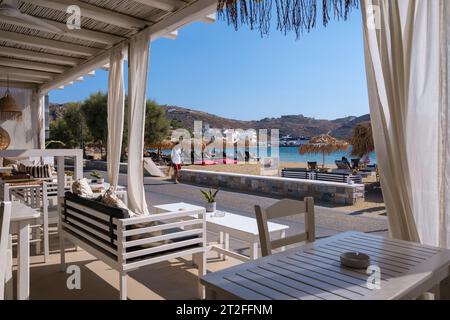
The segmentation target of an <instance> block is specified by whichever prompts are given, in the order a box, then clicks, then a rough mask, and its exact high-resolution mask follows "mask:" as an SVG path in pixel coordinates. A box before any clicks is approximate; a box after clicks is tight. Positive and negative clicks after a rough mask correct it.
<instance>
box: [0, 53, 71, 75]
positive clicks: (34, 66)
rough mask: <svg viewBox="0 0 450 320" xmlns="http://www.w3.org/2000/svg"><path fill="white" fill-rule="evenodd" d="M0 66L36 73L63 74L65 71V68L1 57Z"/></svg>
mask: <svg viewBox="0 0 450 320" xmlns="http://www.w3.org/2000/svg"><path fill="white" fill-rule="evenodd" d="M0 66H5V67H13V68H22V69H31V70H37V71H45V72H54V73H63V72H64V71H67V68H64V67H62V66H59V65H54V64H48V63H40V62H34V61H26V60H17V59H11V58H2V57H0Z"/></svg>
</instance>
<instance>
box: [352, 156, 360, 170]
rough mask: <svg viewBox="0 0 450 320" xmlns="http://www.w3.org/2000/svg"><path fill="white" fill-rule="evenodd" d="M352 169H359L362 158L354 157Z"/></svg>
mask: <svg viewBox="0 0 450 320" xmlns="http://www.w3.org/2000/svg"><path fill="white" fill-rule="evenodd" d="M351 162H352V169H359V166H360V162H361V159H359V158H358V159H352V160H351Z"/></svg>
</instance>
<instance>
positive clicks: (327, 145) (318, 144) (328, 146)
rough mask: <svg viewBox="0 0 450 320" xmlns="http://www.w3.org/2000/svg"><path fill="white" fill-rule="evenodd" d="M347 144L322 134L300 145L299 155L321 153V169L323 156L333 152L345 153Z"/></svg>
mask: <svg viewBox="0 0 450 320" xmlns="http://www.w3.org/2000/svg"><path fill="white" fill-rule="evenodd" d="M348 148H349V144H348V142H346V141H343V140H338V139H336V138H333V137H332V136H330V135H328V134H322V135H320V136H317V137H314V138H312V139H311V140H309V142H308V143H306V144H304V145H302V146H301V147H300V149H299V152H300V154H302V155H303V154H305V153H322V156H323V162H322V168H324V167H325V155H330V154H331V153H333V152H335V151H341V150H343V151H347V150H348Z"/></svg>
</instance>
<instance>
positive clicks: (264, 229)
mask: <svg viewBox="0 0 450 320" xmlns="http://www.w3.org/2000/svg"><path fill="white" fill-rule="evenodd" d="M301 213H304V214H305V232H304V233H301V234H296V235H293V236H289V237H286V238H282V239H277V240H273V241H271V240H270V235H269V228H268V221H269V220H271V219H277V218H282V217H287V216H293V215H296V214H301ZM255 214H256V221H257V223H258V230H259V238H260V242H261V253H262V256H263V257H265V256H268V255H271V254H272V250H273V249H277V248H281V247H284V246H287V245H291V244H294V243H298V242H304V241H306V242H314V240H315V238H316V234H315V223H314V199H313V198H305V199H304V201H296V200H290V199H284V200H281V201H279V202H277V203H275V204H274V205H272V206H270V207H268V208H265V209H262V208H261V207H260V206H259V205H256V206H255Z"/></svg>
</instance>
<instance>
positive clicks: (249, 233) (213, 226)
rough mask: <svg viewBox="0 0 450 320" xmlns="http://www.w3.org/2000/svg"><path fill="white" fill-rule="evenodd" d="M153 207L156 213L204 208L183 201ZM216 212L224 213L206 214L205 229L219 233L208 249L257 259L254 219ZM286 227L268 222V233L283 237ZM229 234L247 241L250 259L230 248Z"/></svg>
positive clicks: (222, 253)
mask: <svg viewBox="0 0 450 320" xmlns="http://www.w3.org/2000/svg"><path fill="white" fill-rule="evenodd" d="M154 208H156V209H157V210H158V213H162V212H176V211H188V210H198V209H204V208H203V207H199V206H195V205H192V204H188V203H184V202H180V203H171V204H165V205H159V206H154ZM218 212H219V213H222V214H224V216H223V217H219V216H215V214H216V213H217V212H214V213H207V214H206V229H207V230H208V231H213V232H217V233H218V234H219V242H218V243H217V244H210V246H209V248H210V250H213V251H216V252H218V253H219V254H221V255H223V256H229V257H232V258H235V259H238V260H241V261H244V262H247V261H249V260H256V259H258V256H259V254H258V253H259V232H258V225H257V223H256V219H255V218H250V217H246V216H242V215H238V214H234V213H231V212H225V211H218ZM287 229H289V226H286V225H283V224H278V223H272V222H269V233H270V234H271V235H278V236H279V237H280V238H284V237H285V236H286V230H287ZM230 235H231V236H233V237H235V238H237V239H240V240H243V241H246V242H248V243H249V247H250V259H249V258H248V257H246V256H244V255H241V254H238V253H236V252H233V251H231V250H230V247H229V243H230Z"/></svg>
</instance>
